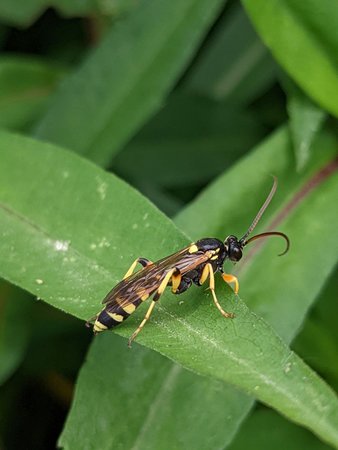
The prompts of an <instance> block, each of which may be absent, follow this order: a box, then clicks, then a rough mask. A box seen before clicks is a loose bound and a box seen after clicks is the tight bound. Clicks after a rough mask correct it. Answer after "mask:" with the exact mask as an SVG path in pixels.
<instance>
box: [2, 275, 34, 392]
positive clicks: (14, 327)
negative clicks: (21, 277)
mask: <svg viewBox="0 0 338 450" xmlns="http://www.w3.org/2000/svg"><path fill="white" fill-rule="evenodd" d="M27 297H28V296H27V294H26V293H24V292H22V291H21V290H20V289H18V288H16V287H14V286H11V285H10V284H9V283H5V282H4V281H2V280H1V281H0V311H1V315H0V384H3V383H4V382H5V381H6V380H7V379H8V378H9V377H10V376H11V375H12V374H13V372H14V371H15V370H16V368H17V367H18V365H19V364H20V363H21V361H22V359H23V357H24V355H25V350H26V347H27V343H28V339H29V334H30V322H29V321H28V320H27V315H28V314H29V312H30V310H31V303H30V301H29V299H28V298H27Z"/></svg>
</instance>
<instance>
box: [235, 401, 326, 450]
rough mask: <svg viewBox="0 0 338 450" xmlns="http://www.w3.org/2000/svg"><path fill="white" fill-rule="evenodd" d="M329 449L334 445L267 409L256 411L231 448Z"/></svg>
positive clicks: (261, 449)
mask: <svg viewBox="0 0 338 450" xmlns="http://www.w3.org/2000/svg"><path fill="white" fill-rule="evenodd" d="M286 446H287V448H288V450H300V449H306V450H329V449H330V448H332V447H329V446H327V445H325V444H324V443H323V442H321V441H319V440H318V439H316V438H315V437H314V436H313V435H311V434H310V433H309V432H308V431H306V430H304V429H303V428H300V427H297V426H296V425H295V424H293V423H291V422H288V421H287V420H285V419H284V418H282V417H281V416H278V415H277V414H276V413H275V412H273V411H271V410H267V409H260V410H257V411H255V412H254V413H253V414H252V415H251V416H250V417H249V419H248V420H247V421H246V422H245V423H244V425H243V426H242V428H241V429H240V432H239V433H238V434H237V436H236V438H235V439H234V441H233V442H232V444H231V445H230V446H229V447H228V448H229V450H257V449H259V450H271V449H272V448H273V449H274V450H284V449H285V447H286Z"/></svg>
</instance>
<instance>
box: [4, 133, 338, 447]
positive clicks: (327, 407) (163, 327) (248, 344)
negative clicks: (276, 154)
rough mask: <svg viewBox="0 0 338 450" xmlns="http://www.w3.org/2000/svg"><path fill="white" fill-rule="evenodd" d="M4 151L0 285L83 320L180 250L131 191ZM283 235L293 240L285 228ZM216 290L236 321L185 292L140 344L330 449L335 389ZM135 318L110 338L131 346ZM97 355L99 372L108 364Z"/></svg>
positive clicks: (175, 237)
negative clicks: (134, 267) (255, 402)
mask: <svg viewBox="0 0 338 450" xmlns="http://www.w3.org/2000/svg"><path fill="white" fill-rule="evenodd" d="M326 142H327V144H329V143H330V141H329V140H327V141H326ZM0 143H1V150H2V151H1V153H0V154H1V165H0V179H1V185H0V186H1V187H0V199H1V200H0V201H1V209H0V230H1V233H2V236H3V237H4V238H5V239H3V240H2V241H1V248H0V250H1V251H0V267H1V274H2V275H3V276H4V277H5V278H7V279H9V280H10V281H11V282H13V283H16V284H19V285H20V286H23V287H25V288H26V289H27V290H29V291H30V292H32V293H33V294H34V295H37V296H39V297H42V298H43V299H44V300H46V301H47V302H49V303H50V304H52V305H54V306H57V307H58V308H61V309H63V310H65V311H67V312H68V313H71V314H74V315H76V316H77V317H80V318H82V319H85V318H88V317H91V316H92V315H93V314H94V313H95V312H97V310H98V308H99V302H100V299H101V298H103V296H104V294H105V293H106V292H107V291H108V290H109V289H110V288H111V286H112V285H114V284H115V283H116V282H117V281H118V279H120V278H121V276H122V275H123V272H125V270H126V266H127V264H128V262H130V260H132V259H133V258H135V256H137V255H143V256H147V257H149V258H151V259H153V260H156V259H157V258H159V257H160V256H163V254H169V253H171V252H172V251H173V250H175V249H177V248H180V247H181V246H182V245H184V244H185V243H187V242H188V241H187V239H186V238H185V237H184V236H183V235H182V234H181V233H179V231H178V230H177V228H175V227H174V226H173V225H172V223H171V222H170V221H169V220H168V219H167V218H165V217H164V216H163V215H162V214H160V213H159V212H158V211H157V210H156V209H155V208H154V207H153V206H152V205H151V204H150V203H149V202H148V201H147V200H145V199H144V198H142V196H140V195H139V194H137V193H136V192H135V191H134V190H133V189H132V188H130V187H128V186H127V185H125V184H124V183H123V182H122V181H120V180H118V179H116V178H114V177H113V176H112V175H109V174H107V173H105V172H104V171H102V170H101V169H99V168H98V167H96V166H94V165H92V164H90V163H89V162H88V161H86V160H82V159H80V158H79V157H78V156H76V155H74V154H73V153H68V152H66V151H63V150H62V149H60V148H57V147H54V146H52V145H48V144H45V143H40V142H37V141H35V140H30V139H26V138H22V137H19V136H13V135H11V134H7V133H1V135H0ZM326 156H327V155H326ZM281 159H282V160H283V158H281ZM13 179H15V180H17V181H16V185H15V189H13V183H12V180H13ZM27 183H28V184H27ZM336 184H337V180H336V179H334V178H332V177H331V178H330V179H329V180H327V181H326V183H325V184H323V185H321V186H320V187H321V189H318V190H316V191H315V192H314V193H312V196H311V197H312V200H315V201H314V202H313V204H312V209H311V214H314V213H318V214H319V215H320V216H321V219H323V217H324V216H325V214H327V213H329V214H332V211H331V210H330V208H329V207H328V205H332V203H333V195H334V189H335V188H336ZM27 186H29V188H27ZM323 190H324V191H323ZM323 192H324V193H325V195H324V196H323V198H322V201H321V202H318V201H317V200H316V198H317V197H318V196H319V195H321V194H323ZM307 213H309V210H308V208H305V211H304V208H303V211H301V208H300V211H299V213H298V214H295V215H294V217H293V219H294V220H296V219H297V221H298V222H297V225H298V226H299V224H300V223H301V222H302V221H303V222H304V221H305V220H307V219H308V217H307ZM328 222H330V221H329V220H328ZM286 224H287V222H286ZM286 224H285V228H286V231H287V226H286ZM304 225H305V224H304V223H303V228H304ZM288 226H290V229H293V227H294V224H293V223H292V221H291V220H289V225H288ZM325 226H328V225H327V224H326V221H325ZM308 231H310V233H309V236H311V229H309V227H308ZM294 232H295V234H297V233H299V229H298V227H296V229H295V230H294ZM323 236H326V234H325V233H324V234H323ZM322 244H323V238H322V240H321V245H322ZM316 245H318V244H317V243H314V245H313V251H316ZM4 255H6V256H4ZM298 257H299V256H298ZM284 261H285V258H284ZM321 263H323V261H321ZM280 264H282V265H283V264H284V268H283V269H285V262H283V260H282V258H281V259H280V260H279V261H278V263H276V265H275V270H276V271H277V273H281V266H280ZM271 266H272V265H271ZM278 289H280V287H279V288H278ZM217 290H218V296H219V298H220V299H224V298H227V299H228V301H227V309H228V310H231V311H233V312H234V313H235V314H236V319H234V320H225V319H224V318H223V317H222V316H221V315H220V314H219V312H218V311H217V310H216V308H215V307H212V301H211V296H210V293H207V292H203V291H202V290H198V289H194V290H191V291H190V292H189V293H187V294H186V295H185V296H184V299H183V298H182V301H181V302H180V303H178V302H177V299H175V298H173V296H169V295H166V296H164V299H163V302H162V303H161V305H159V306H158V307H157V310H156V314H155V315H154V318H153V319H152V321H151V323H150V324H149V325H148V326H147V327H146V328H145V330H144V331H143V333H142V335H141V336H140V337H139V340H138V341H139V342H140V343H143V344H144V345H146V346H148V347H150V348H153V349H155V350H157V351H159V352H160V353H162V354H164V355H165V356H167V357H169V358H170V359H172V360H174V361H177V362H179V363H180V364H181V365H183V366H184V367H186V368H189V369H190V370H193V371H195V372H196V373H199V374H202V375H208V376H210V377H213V378H215V379H218V380H221V381H225V382H230V383H231V384H233V385H234V386H237V387H239V388H240V389H242V390H244V391H246V392H248V393H251V394H253V395H254V396H255V397H257V398H258V399H260V400H261V401H263V402H265V403H267V404H269V405H271V406H273V407H274V408H276V409H277V410H278V411H280V412H282V413H283V414H285V415H286V416H287V417H289V418H290V419H292V420H294V421H296V422H298V423H300V424H303V425H305V426H306V427H308V428H310V429H311V430H313V431H314V432H315V433H316V434H318V435H319V436H321V438H322V439H324V440H326V441H327V442H331V443H332V444H334V445H338V436H337V434H338V431H337V428H336V423H337V420H338V417H337V416H338V408H337V400H336V397H335V395H334V394H333V392H332V391H331V389H330V388H329V387H328V386H327V385H326V384H325V383H324V382H323V381H322V380H321V379H320V378H319V377H317V376H316V374H315V373H313V372H312V371H311V370H310V369H309V368H308V367H307V366H306V365H305V364H304V363H303V362H302V361H301V360H300V359H299V358H298V357H297V355H295V354H294V353H293V352H291V351H290V350H289V349H288V348H287V347H286V346H285V344H284V343H283V342H282V341H281V339H280V338H279V337H278V336H277V335H276V334H275V333H274V331H273V330H272V328H271V327H270V326H269V325H268V324H267V323H265V322H264V321H263V320H262V319H261V318H259V317H258V316H257V315H256V314H254V313H251V312H250V311H249V309H248V308H247V307H246V305H245V304H244V303H243V302H242V301H241V300H240V299H239V298H238V297H236V296H235V295H234V294H232V291H231V289H230V288H229V287H227V286H225V285H224V284H222V285H219V284H218V286H217ZM269 292H272V291H269ZM223 301H224V300H223ZM182 302H183V303H182ZM143 314H144V308H141V309H139V310H138V311H137V312H136V313H135V314H134V315H133V316H132V317H131V318H130V319H129V321H128V322H127V323H126V324H125V326H123V327H118V328H117V330H116V332H117V333H118V334H121V335H123V336H130V334H131V332H132V330H133V329H135V326H136V324H137V323H138V321H139V320H140V318H141V317H142V315H143ZM280 317H281V315H280V316H279V318H280ZM107 335H108V336H109V337H104V335H103V336H98V337H97V341H98V343H100V340H103V339H109V338H110V334H109V333H106V336H107ZM97 345H99V344H97ZM101 345H103V344H101ZM135 347H136V348H137V345H135ZM128 351H130V350H129V349H128V348H127V347H126V348H125V352H128ZM135 351H137V350H135ZM100 355H101V358H100V361H101V362H102V363H103V364H104V361H105V358H104V357H103V356H107V355H103V354H101V353H100ZM100 368H102V366H101V367H100Z"/></svg>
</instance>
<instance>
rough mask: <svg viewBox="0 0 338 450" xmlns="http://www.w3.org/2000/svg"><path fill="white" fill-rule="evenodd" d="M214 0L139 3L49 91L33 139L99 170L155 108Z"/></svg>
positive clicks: (213, 9)
mask: <svg viewBox="0 0 338 450" xmlns="http://www.w3.org/2000/svg"><path fill="white" fill-rule="evenodd" d="M222 4H223V1H222V0H212V1H210V0H209V1H208V0H188V1H185V2H182V1H180V0H175V1H171V2H168V1H166V0H158V1H148V0H142V1H140V2H139V3H138V5H137V7H136V8H135V9H134V10H133V11H132V13H130V14H128V15H126V16H125V18H121V20H119V21H118V22H117V23H116V24H114V25H113V26H112V27H111V30H110V31H108V32H107V33H106V35H105V37H104V38H103V40H102V41H101V42H100V44H99V45H98V47H97V48H96V49H95V50H94V51H93V52H92V53H91V54H90V55H89V57H88V58H87V59H86V60H85V61H84V63H83V64H82V66H80V67H79V69H78V70H76V72H75V73H74V74H72V75H71V76H70V77H69V78H68V79H67V80H65V82H64V83H63V84H62V86H61V87H60V89H59V91H58V92H57V93H56V95H55V97H54V99H53V102H52V104H51V106H50V109H49V110H48V112H47V113H46V115H45V117H44V118H43V119H42V120H41V122H40V124H39V125H38V126H37V129H36V133H35V135H36V136H37V137H39V138H41V139H44V140H48V141H51V142H54V143H57V144H60V145H62V146H65V147H68V148H70V149H72V150H74V151H76V152H78V153H82V154H83V155H85V156H86V157H88V158H90V159H93V160H94V161H95V162H97V163H99V164H102V165H105V164H107V163H109V162H110V160H111V158H112V155H113V154H114V153H116V152H117V151H118V150H119V149H120V147H121V146H122V145H123V144H124V143H125V142H126V141H127V140H128V139H129V138H130V137H131V136H132V135H133V134H134V133H135V132H136V131H137V129H138V128H140V126H141V125H143V123H144V122H145V121H146V120H147V119H148V118H149V116H150V115H151V114H153V113H154V112H155V111H156V110H157V109H159V107H160V106H161V104H162V101H163V99H164V98H165V96H166V95H167V94H168V92H169V90H170V89H171V88H172V86H173V84H174V83H175V82H176V81H177V78H178V76H179V75H180V74H181V72H182V70H183V69H184V68H185V66H186V65H187V63H188V62H189V61H190V59H191V58H192V56H193V54H194V52H195V51H196V47H197V46H198V44H199V42H200V40H201V39H202V37H203V35H204V34H205V32H206V31H207V29H208V27H209V26H210V25H211V23H212V21H213V20H214V18H215V16H216V13H217V11H218V10H219V8H220V7H221V6H222Z"/></svg>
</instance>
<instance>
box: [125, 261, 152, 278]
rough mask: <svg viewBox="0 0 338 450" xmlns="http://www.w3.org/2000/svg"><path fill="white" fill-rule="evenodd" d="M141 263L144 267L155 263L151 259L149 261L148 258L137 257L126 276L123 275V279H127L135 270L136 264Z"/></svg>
mask: <svg viewBox="0 0 338 450" xmlns="http://www.w3.org/2000/svg"><path fill="white" fill-rule="evenodd" d="M138 263H140V264H141V265H142V266H143V267H147V266H149V265H150V264H153V263H152V262H151V261H149V260H148V259H146V258H137V259H135V261H134V262H133V264H132V265H131V266H130V267H129V269H128V271H127V273H126V274H125V276H124V277H123V279H124V280H125V279H126V278H128V277H130V275H131V274H132V273H133V272H134V270H135V267H136V265H137V264H138Z"/></svg>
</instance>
